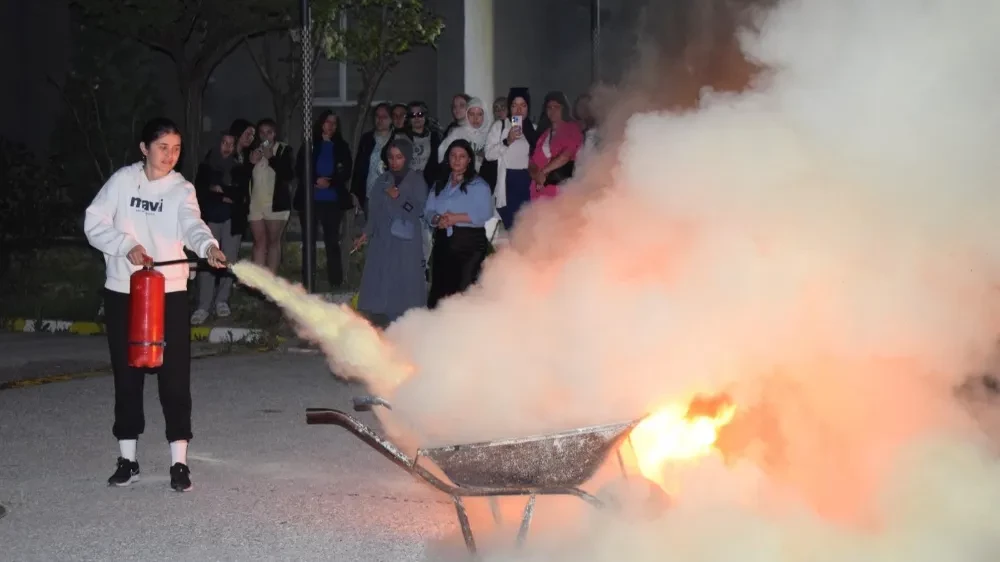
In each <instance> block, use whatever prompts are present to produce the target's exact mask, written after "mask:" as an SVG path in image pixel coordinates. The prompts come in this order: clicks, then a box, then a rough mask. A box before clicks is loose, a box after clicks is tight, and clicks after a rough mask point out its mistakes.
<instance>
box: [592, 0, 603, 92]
mask: <svg viewBox="0 0 1000 562" xmlns="http://www.w3.org/2000/svg"><path fill="white" fill-rule="evenodd" d="M590 78H591V82H592V83H594V84H596V83H598V82H600V81H601V0H590Z"/></svg>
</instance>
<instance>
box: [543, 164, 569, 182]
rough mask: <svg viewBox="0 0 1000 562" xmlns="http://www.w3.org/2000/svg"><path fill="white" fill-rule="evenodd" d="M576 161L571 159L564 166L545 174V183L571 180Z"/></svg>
mask: <svg viewBox="0 0 1000 562" xmlns="http://www.w3.org/2000/svg"><path fill="white" fill-rule="evenodd" d="M574 164H575V162H574V161H573V160H570V161H569V162H566V163H565V164H563V165H562V166H560V167H558V168H556V169H555V170H552V171H551V172H549V173H548V174H546V176H545V185H560V184H562V183H565V182H567V181H569V180H570V179H571V178H572V177H573V169H574V168H575V165H574Z"/></svg>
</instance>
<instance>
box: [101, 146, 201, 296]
mask: <svg viewBox="0 0 1000 562" xmlns="http://www.w3.org/2000/svg"><path fill="white" fill-rule="evenodd" d="M83 229H84V232H85V233H86V234H87V241H88V242H90V245H91V246H93V247H95V248H97V249H98V250H100V251H101V252H103V253H104V263H105V265H106V269H107V276H108V279H107V281H106V282H105V283H104V287H105V288H107V289H109V290H111V291H115V292H118V293H128V292H129V278H130V277H131V276H132V273H134V272H135V271H137V270H139V269H140V268H139V267H138V266H134V265H132V264H131V263H129V261H128V259H127V258H126V257H125V256H126V254H128V252H129V250H131V249H132V248H134V247H135V246H136V244H142V247H143V248H145V249H146V253H147V254H148V255H149V257H151V258H153V260H154V261H167V260H175V259H183V258H186V257H187V256H186V255H185V254H184V246H185V245H186V246H187V247H188V248H190V249H191V250H192V251H194V252H195V253H196V254H197V255H198V256H199V257H202V258H204V257H207V256H208V251H209V249H210V248H211V247H212V246H216V247H218V245H219V243H218V242H217V241H216V240H215V238H214V237H213V236H212V232H211V231H210V230H209V229H208V225H206V224H205V223H204V221H202V220H201V209H199V208H198V199H197V197H196V196H195V191H194V186H193V185H191V183H190V182H188V181H187V180H186V179H184V176H182V175H181V174H178V173H177V172H174V171H171V172H170V173H169V174H167V175H166V176H164V177H162V178H160V179H158V180H156V181H149V178H147V177H146V173H145V172H144V171H143V164H142V162H137V163H135V164H132V165H131V166H125V167H124V168H121V169H120V170H118V171H117V172H115V174H114V175H113V176H111V178H110V179H109V180H108V182H107V183H105V184H104V187H102V188H101V190H100V191H99V192H98V193H97V196H96V197H94V200H93V201H92V202H91V203H90V206H89V207H87V214H86V217H85V218H84V222H83ZM157 271H159V272H161V273H163V275H164V277H166V290H167V292H168V293H172V292H177V291H184V290H186V289H187V282H188V265H187V264H186V263H183V264H178V265H168V266H163V267H158V268H157Z"/></svg>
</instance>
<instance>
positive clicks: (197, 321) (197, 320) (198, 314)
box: [191, 308, 208, 326]
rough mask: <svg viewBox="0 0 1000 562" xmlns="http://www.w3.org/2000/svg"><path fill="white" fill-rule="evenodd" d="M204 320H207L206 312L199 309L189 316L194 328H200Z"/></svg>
mask: <svg viewBox="0 0 1000 562" xmlns="http://www.w3.org/2000/svg"><path fill="white" fill-rule="evenodd" d="M205 320H208V311H207V310H202V309H200V308H199V309H198V310H196V311H194V314H192V315H191V323H192V324H194V325H195V326H200V325H202V324H204V323H205Z"/></svg>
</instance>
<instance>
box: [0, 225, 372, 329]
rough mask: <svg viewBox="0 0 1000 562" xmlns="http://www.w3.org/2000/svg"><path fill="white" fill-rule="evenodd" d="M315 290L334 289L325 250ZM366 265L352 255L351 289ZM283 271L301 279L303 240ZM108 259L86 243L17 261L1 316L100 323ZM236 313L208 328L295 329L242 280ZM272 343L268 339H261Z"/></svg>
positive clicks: (2, 288)
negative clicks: (21, 261)
mask: <svg viewBox="0 0 1000 562" xmlns="http://www.w3.org/2000/svg"><path fill="white" fill-rule="evenodd" d="M240 259H241V260H245V259H250V248H249V247H244V248H243V249H242V251H241V252H240ZM316 261H317V264H316V271H317V272H318V274H317V275H316V287H315V290H316V292H320V293H325V292H331V288H330V287H329V284H328V283H327V281H326V274H325V271H326V255H325V252H324V251H323V250H322V249H319V250H318V251H317V256H316ZM363 264H364V255H363V252H358V253H357V254H355V255H353V256H351V265H350V267H349V268H348V271H347V272H346V287H345V288H342V289H340V290H344V291H352V290H356V287H358V285H359V284H360V280H361V270H362V267H363ZM278 274H279V275H280V276H282V277H284V278H286V279H289V280H291V281H293V282H295V283H299V282H301V277H302V251H301V244H298V243H294V242H293V243H287V244H286V246H285V252H284V255H283V259H282V265H281V267H280V268H279V269H278ZM104 280H105V277H104V259H103V256H102V254H101V253H100V252H98V251H96V250H94V249H92V248H90V247H88V246H84V245H83V244H80V245H77V246H68V247H60V248H52V249H47V250H43V251H40V252H38V253H37V254H36V255H35V256H34V259H32V260H31V261H30V262H28V263H15V264H13V265H12V267H11V270H10V271H9V272H8V274H7V275H6V276H5V278H4V279H3V280H0V318H5V319H10V318H27V319H57V320H71V321H86V322H100V321H101V320H102V318H101V317H100V315H99V312H100V309H101V300H102V299H101V290H102V288H103V286H104ZM188 296H189V297H190V302H191V306H190V310H191V312H193V311H194V309H195V306H196V304H197V303H196V301H197V282H196V281H191V282H189V283H188ZM229 306H230V308H231V309H232V315H231V316H230V317H229V318H222V319H218V318H215V316H214V315H212V316H210V317H209V320H208V321H207V322H206V323H205V324H204V325H205V326H209V327H211V326H227V327H244V328H258V329H265V330H267V331H268V332H271V333H272V335H281V336H293V335H294V333H293V331H292V330H291V327H290V326H288V325H287V324H286V322H285V320H284V316H283V314H282V312H281V310H280V309H279V308H278V306H277V305H275V304H273V303H270V302H268V301H267V300H266V299H264V298H263V297H261V296H260V295H259V294H257V293H255V292H253V291H250V290H248V289H247V288H246V287H243V286H242V285H240V284H238V283H237V284H236V285H235V286H234V287H233V292H232V295H231V297H230V299H229ZM260 343H262V344H263V345H268V342H260Z"/></svg>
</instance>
